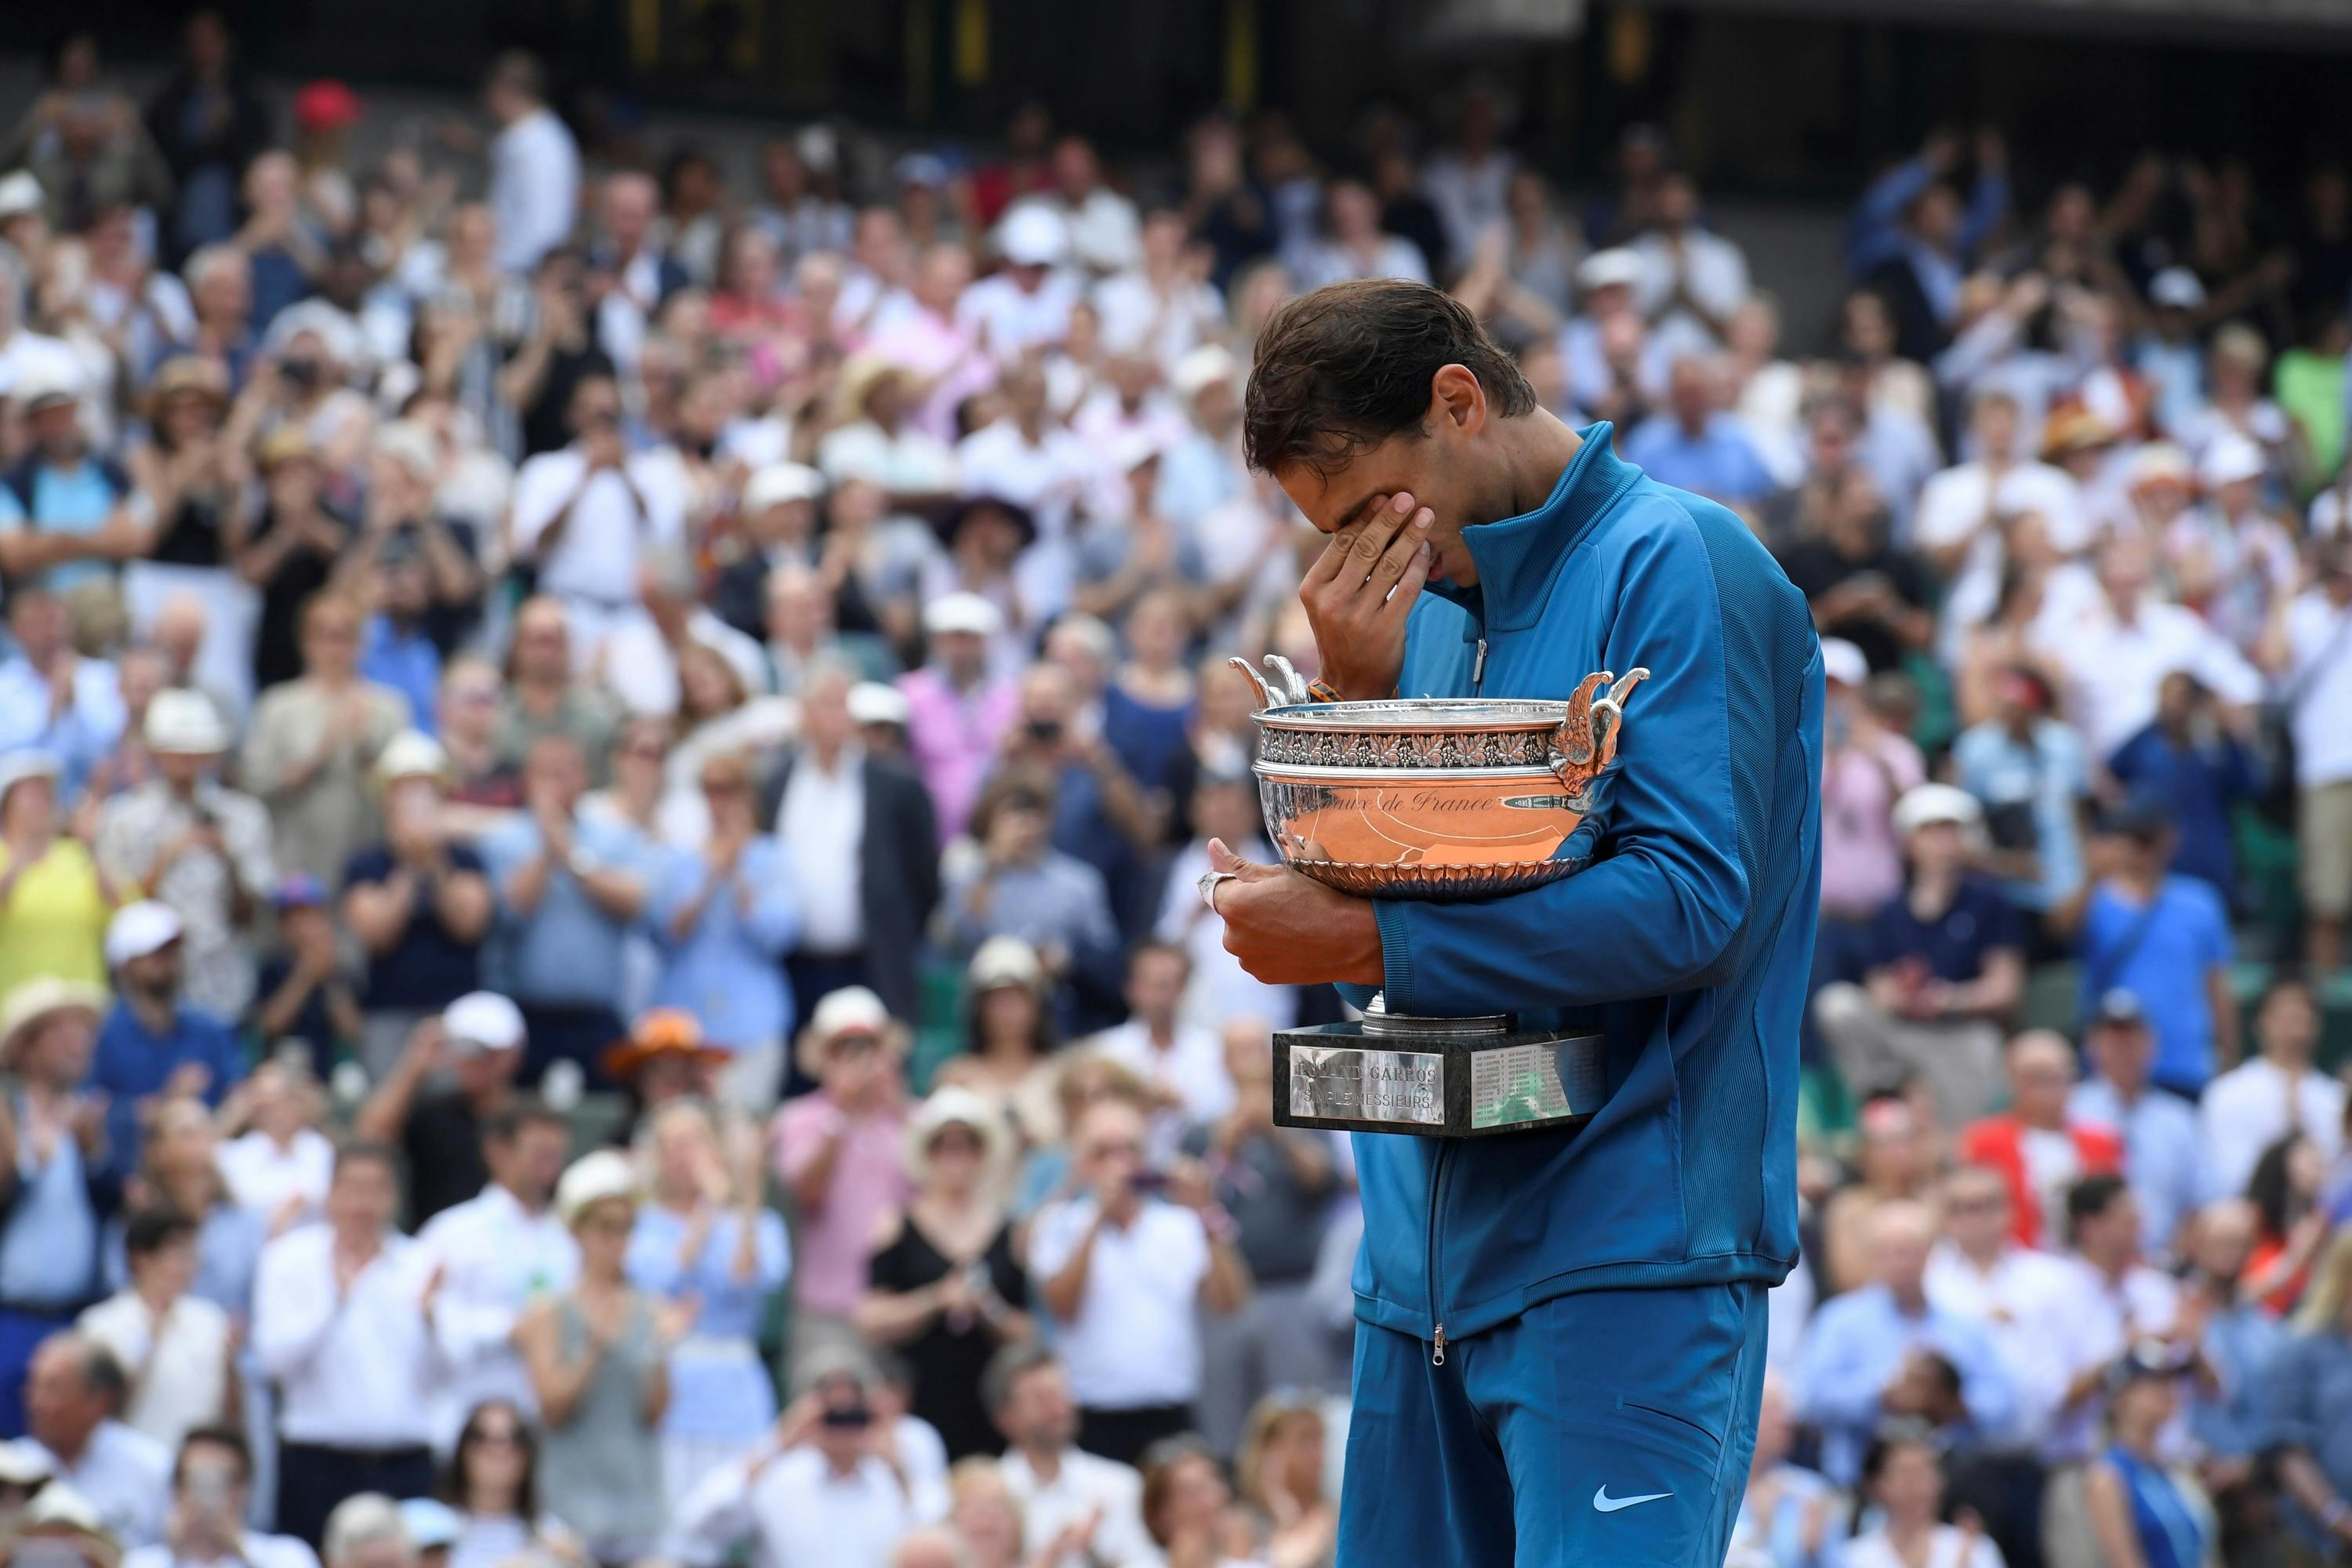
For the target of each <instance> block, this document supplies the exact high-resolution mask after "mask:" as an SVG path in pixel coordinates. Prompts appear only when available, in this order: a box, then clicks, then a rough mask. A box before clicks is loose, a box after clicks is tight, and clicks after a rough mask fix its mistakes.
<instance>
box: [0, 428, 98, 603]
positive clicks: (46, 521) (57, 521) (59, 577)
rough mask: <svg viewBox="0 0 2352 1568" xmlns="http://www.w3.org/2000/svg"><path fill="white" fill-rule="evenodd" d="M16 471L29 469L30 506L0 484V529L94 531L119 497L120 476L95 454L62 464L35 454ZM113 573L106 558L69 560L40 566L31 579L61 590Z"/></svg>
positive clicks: (17, 530)
mask: <svg viewBox="0 0 2352 1568" xmlns="http://www.w3.org/2000/svg"><path fill="white" fill-rule="evenodd" d="M18 472H19V473H29V476H30V479H31V481H32V483H31V489H32V494H33V505H32V510H31V512H30V514H29V515H28V514H27V513H26V508H25V506H24V503H23V501H22V500H19V498H18V497H17V494H16V489H15V487H14V486H9V485H0V533H16V532H19V531H26V530H27V529H29V530H30V531H33V532H36V533H72V534H86V533H96V532H97V531H99V530H100V528H102V527H104V526H105V523H106V520H107V519H108V518H110V517H111V516H113V515H114V508H115V505H116V503H117V502H119V501H120V500H121V499H122V485H121V476H120V475H119V474H118V473H116V472H114V471H112V470H110V468H108V467H107V466H106V465H105V464H103V463H100V461H99V460H98V459H97V458H89V457H84V458H77V459H76V460H75V461H74V462H73V463H71V464H70V465H68V466H67V467H65V468H58V467H57V466H56V465H55V464H52V463H49V462H46V461H43V460H41V459H40V458H35V459H33V460H32V461H31V462H30V463H28V464H26V465H25V466H24V468H20V469H19V470H18ZM113 575H114V567H113V564H112V563H110V562H105V561H68V562H64V563H60V564H58V565H56V566H51V567H49V568H47V570H45V571H43V572H40V573H39V574H37V575H36V577H35V581H37V583H39V584H41V585H42V586H43V587H46V588H49V589H53V590H55V591H56V592H58V593H60V594H62V593H64V592H65V591H66V590H67V589H68V588H71V587H73V586H75V585H76V584H81V583H95V582H102V581H106V580H108V579H110V578H111V577H112V576H113Z"/></svg>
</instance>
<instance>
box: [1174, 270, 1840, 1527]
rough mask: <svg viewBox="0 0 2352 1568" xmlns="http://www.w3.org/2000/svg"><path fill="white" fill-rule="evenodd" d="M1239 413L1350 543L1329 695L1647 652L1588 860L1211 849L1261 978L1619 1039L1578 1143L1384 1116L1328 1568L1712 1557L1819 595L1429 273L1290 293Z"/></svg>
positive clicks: (1579, 839)
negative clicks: (1502, 885)
mask: <svg viewBox="0 0 2352 1568" xmlns="http://www.w3.org/2000/svg"><path fill="white" fill-rule="evenodd" d="M1248 405H1249V406H1248V418H1247V426H1246V430H1247V437H1248V441H1249V444H1250V458H1251V461H1252V462H1253V463H1254V464H1255V466H1257V467H1259V468H1263V469H1265V470H1267V471H1269V472H1271V473H1272V474H1273V475H1274V477H1275V478H1276V480H1277V481H1279V482H1280V483H1281V485H1282V486H1283V488H1284V489H1285V490H1286V491H1287V492H1288V493H1289V495H1290V496H1291V498H1292V500H1295V501H1297V503H1298V506H1299V508H1300V510H1303V511H1304V512H1305V513H1306V514H1307V517H1308V519H1310V520H1311V521H1313V522H1314V524H1315V526H1316V527H1317V528H1318V529H1320V530H1322V531H1324V532H1326V533H1329V534H1331V535H1332V536H1333V538H1332V542H1331V543H1330V545H1329V546H1328V548H1327V550H1326V552H1325V554H1324V556H1323V557H1322V559H1321V560H1320V561H1319V562H1318V563H1317V564H1316V565H1315V566H1314V567H1313V568H1311V569H1310V570H1309V572H1308V574H1307V580H1306V584H1305V585H1304V586H1303V588H1302V589H1301V597H1302V599H1303V600H1304V601H1305V603H1306V605H1307V612H1308V615H1309V617H1310V619H1311V620H1312V621H1313V623H1314V626H1315V633H1316V640H1317V643H1318V647H1319V650H1320V653H1321V658H1322V680H1323V682H1324V684H1325V686H1326V688H1327V689H1326V690H1325V691H1324V692H1321V693H1318V695H1327V696H1332V697H1339V698H1348V699H1365V698H1375V697H1385V696H1388V695H1390V694H1391V692H1397V693H1402V695H1405V696H1412V697H1418V696H1447V697H1464V696H1472V695H1483V696H1489V697H1528V698H1551V699H1559V698H1565V697H1567V696H1568V695H1569V694H1570V692H1571V691H1572V690H1573V689H1575V687H1576V685H1577V683H1578V682H1579V681H1580V679H1582V678H1583V677H1584V676H1585V675H1586V674H1587V673H1588V672H1591V671H1593V670H1612V671H1615V672H1616V673H1618V674H1620V675H1622V674H1623V673H1624V672H1625V671H1627V670H1629V669H1631V668H1634V667H1636V666H1643V667H1646V668H1648V669H1649V671H1650V679H1648V681H1647V682H1646V683H1644V684H1643V685H1642V686H1641V687H1640V688H1638V689H1636V690H1635V691H1634V692H1633V698H1632V700H1630V701H1629V702H1628V704H1627V708H1626V716H1625V724H1624V730H1623V735H1622V741H1621V742H1620V747H1619V752H1618V761H1617V763H1616V766H1615V769H1614V771H1613V774H1612V777H1611V779H1610V782H1609V783H1608V784H1607V786H1606V790H1607V793H1606V795H1605V798H1604V802H1603V804H1602V805H1601V810H1600V812H1599V813H1598V814H1597V815H1596V816H1595V817H1594V818H1593V819H1592V820H1591V821H1589V822H1588V823H1587V824H1586V825H1585V826H1582V827H1580V828H1579V829H1578V831H1577V833H1576V834H1575V835H1574V836H1572V837H1570V840H1569V842H1568V844H1567V845H1565V846H1564V847H1562V850H1561V853H1562V854H1563V855H1569V856H1573V857H1577V858H1584V859H1585V860H1586V861H1587V863H1586V864H1585V865H1584V866H1583V867H1582V868H1580V870H1579V871H1578V872H1577V874H1576V875H1574V876H1572V877H1570V878H1567V879H1563V880H1560V881H1558V882H1554V883H1552V884H1550V885H1549V886H1548V887H1544V888H1538V889H1532V890H1530V891H1527V892H1522V893H1515V894H1511V895H1508V896H1507V897H1502V898H1496V899H1489V900H1482V901H1477V902H1470V903H1427V902H1412V901H1392V900H1360V899H1354V898H1349V897H1348V896H1346V895H1344V894H1340V893H1337V892H1334V891H1332V890H1331V889H1328V888H1325V887H1323V886H1322V885H1320V884H1319V883H1316V882H1313V881H1310V880H1308V879H1306V878H1305V877H1302V876H1300V875H1298V874H1297V873H1296V872H1293V871H1290V870H1288V869H1286V868H1280V867H1270V866H1260V865H1253V864H1249V863H1245V862H1243V861H1241V860H1239V859H1238V858H1234V857H1233V856H1232V855H1230V854H1226V853H1223V850H1222V847H1219V849H1218V850H1217V851H1215V852H1214V858H1215V864H1216V865H1217V867H1218V868H1220V869H1223V870H1225V871H1228V872H1230V873H1232V877H1231V879H1220V880H1215V881H1213V882H1211V884H1210V886H1209V889H1208V890H1209V892H1210V893H1211V895H1212V896H1213V902H1214V905H1215V908H1216V909H1217V911H1218V912H1219V913H1220V914H1221V915H1223V917H1224V920H1225V922H1226V927H1227V936H1226V945H1227V946H1228V947H1229V948H1231V949H1232V950H1233V951H1234V953H1236V954H1237V955H1238V956H1239V957H1240V959H1241V960H1242V962H1243V963H1244V966H1246V967H1247V968H1248V969H1249V970H1250V971H1251V973H1254V974H1255V975H1257V976H1258V978H1260V979H1262V980H1266V981H1270V982H1276V983H1286V984H1308V983H1314V982H1320V981H1335V982H1339V983H1341V984H1343V985H1353V986H1361V987H1367V988H1369V987H1374V986H1378V987H1381V988H1384V989H1385V991H1386V993H1387V1004H1388V1006H1389V1007H1390V1009H1391V1011H1395V1012H1400V1013H1412V1014H1421V1015H1424V1016H1455V1015H1465V1014H1474V1013H1491V1012H1504V1011H1508V1012H1516V1013H1517V1014H1518V1015H1519V1016H1520V1018H1521V1020H1522V1024H1523V1025H1524V1026H1541V1027H1551V1026H1570V1027H1576V1028H1580V1029H1598V1030H1600V1031H1601V1033H1602V1034H1603V1035H1605V1037H1606V1038H1607V1087H1608V1098H1607V1100H1605V1102H1604V1103H1603V1104H1602V1105H1601V1109H1600V1110H1599V1112H1598V1113H1597V1114H1596V1115H1595V1116H1594V1117H1593V1119H1592V1121H1591V1122H1590V1123H1589V1124H1588V1125H1586V1126H1585V1127H1584V1128H1583V1130H1582V1131H1580V1132H1577V1133H1545V1132H1534V1133H1528V1134H1523V1135H1519V1136H1513V1137H1497V1138H1484V1139H1477V1140H1469V1141H1450V1140H1443V1139H1435V1138H1421V1137H1410V1136H1400V1135H1391V1134H1377V1135H1362V1134H1360V1135H1358V1137H1357V1139H1356V1159H1357V1165H1358V1169H1359V1172H1360V1177H1361V1180H1362V1184H1363V1200H1364V1240H1363V1247H1362V1251H1361V1253H1360V1256H1359V1258H1358V1259H1357V1263H1356V1275H1355V1290H1356V1312H1357V1316H1358V1318H1359V1319H1360V1329H1359V1331H1358V1333H1357V1336H1356V1368H1355V1394H1354V1398H1355V1412H1354V1415H1353V1418H1352V1420H1351V1423H1350V1426H1349V1437H1348V1465H1347V1486H1346V1489H1345V1494H1344V1496H1343V1497H1342V1499H1341V1504H1340V1531H1339V1540H1340V1544H1339V1562H1340V1563H1341V1565H1342V1568H1374V1565H1386V1564H1392V1563H1394V1564H1402V1563H1411V1564H1415V1565H1419V1564H1433V1565H1434V1564H1455V1563H1461V1564H1473V1565H1476V1568H1486V1565H1489V1564H1496V1565H1499V1564H1506V1563H1517V1564H1519V1565H1520V1568H1535V1565H1540V1568H1555V1565H1557V1568H1567V1565H1569V1564H1580V1565H1581V1564H1601V1565H1606V1568H1641V1565H1647V1564H1659V1565H1664V1564H1673V1565H1675V1568H1691V1565H1696V1564H1705V1565H1706V1568H1715V1565H1717V1564H1719V1563H1721V1562H1722V1560H1723V1555H1724V1552H1725V1550H1726V1545H1727V1541H1728V1538H1729V1535H1730V1531H1731V1523H1732V1520H1733V1517H1734V1515H1735V1514H1736V1513H1737V1511H1738V1503H1739V1497H1740V1492H1741V1489H1742V1488H1743V1486H1744V1484H1745V1482H1746V1480H1747V1476H1748V1458H1749V1454H1750V1451H1751V1449H1752V1448H1753V1446H1754V1441H1755V1435H1756V1431H1755V1424H1756V1412H1757V1405H1758V1402H1759V1393H1760V1387H1761V1383H1762V1378H1763V1372H1764V1319H1765V1293H1766V1291H1767V1290H1768V1289H1769V1287H1770V1286H1772V1285H1773V1284H1775V1283H1776V1282H1778V1281H1779V1280H1780V1278H1781V1277H1782V1276H1783V1275H1785V1274H1786V1273H1787V1272H1788V1270H1789V1268H1790V1265H1791V1264H1792V1263H1793V1262H1794V1261H1795V1258H1796V1256H1797V1200H1796V1172H1795V1166H1796V1107H1797V1028H1798V1022H1799V1017H1800V1015H1801V1010H1802V1007H1803V1003H1804V994H1805V982H1806V976H1807V973H1808V972H1809V970H1810V968H1811V953H1812V943H1813V922H1814V914H1815V909H1816V902H1817V898H1818V891H1819V882H1820V853H1819V852H1820V805H1819V781H1820V774H1821V743H1822V670H1821V658H1820V653H1819V648H1818V645H1817V643H1816V641H1815V638H1814V636H1813V628H1812V625H1811V619H1810V617H1809V616H1808V615H1807V613H1806V608H1805V602H1804V599H1803V597H1802V596H1801V595H1800V594H1799V593H1798V592H1797V591H1796V589H1794V588H1793V587H1791V586H1790V584H1789V582H1788V580H1787V579H1786V578H1785V577H1784V576H1782V575H1781V573H1780V568H1779V567H1778V566H1776V565H1775V564H1774V563H1773V561H1772V559H1771V557H1770V556H1769V554H1768V553H1767V552H1765V550H1764V549H1763V547H1762V546H1761V545H1760V544H1759V543H1758V542H1756V540H1755V538H1754V537H1753V536H1752V535H1751V534H1750V533H1749V532H1748V529H1747V527H1746V526H1745V525H1744V524H1742V523H1741V521H1739V519H1738V518H1737V517H1735V516H1733V515H1732V514H1731V513H1730V512H1728V511H1727V510H1724V509H1723V508H1722V507H1719V506H1717V505H1715V504H1714V503H1713V502H1710V501H1706V500H1701V499H1699V498H1698V497H1696V496H1693V495H1688V494H1685V493H1684V492H1682V491H1680V490H1675V489H1668V488H1667V487H1665V486H1664V485H1660V484H1658V483H1656V482H1655V481H1654V480H1652V479H1648V478H1646V477H1644V476H1643V473H1642V472H1641V470H1640V469H1638V468H1633V467H1632V466H1631V465H1629V464H1627V463H1625V462H1622V461H1621V460H1620V459H1619V458H1617V457H1616V456H1615V455H1614V454H1613V453H1612V451H1611V450H1610V432H1609V426H1606V425H1596V426H1592V427H1591V428H1590V429H1588V430H1585V431H1583V432H1581V433H1580V432H1578V431H1575V430H1572V429H1570V428H1569V427H1568V426H1565V425H1563V424H1561V423H1560V422H1559V420H1558V419H1555V418H1553V417H1552V416H1550V415H1549V414H1548V413H1546V412H1544V411H1543V410H1542V409H1541V408H1540V407H1539V406H1538V405H1537V403H1536V399H1535V395H1534V394H1533V392H1532V391H1531V390H1530V389H1529V387H1528V384H1527V382H1526V381H1525V380H1524V379H1523V378H1522V377H1521V376H1520V375H1519V374H1518V371H1517V367H1516V366H1514V365H1513V364H1512V363H1511V362H1510V360H1509V359H1508V358H1507V356H1506V355H1504V354H1503V353H1501V352H1500V351H1499V350H1498V349H1496V347H1495V345H1494V344H1493V343H1492V342H1489V341H1488V340H1487V339H1486V337H1485V335H1484V334H1483V333H1482V332H1481V331H1479V329H1478V326H1477V324H1476V322H1475V320H1474V319H1473V318H1472V317H1471V316H1470V315H1469V314H1468V313H1467V312H1466V311H1465V310H1462V308H1461V307H1460V306H1459V305H1457V304H1455V303H1454V301H1453V300H1450V299H1448V298H1447V297H1446V296H1444V295H1443V294H1440V293H1438V292H1437V291H1435V290H1433V289H1425V288H1422V287H1420V286H1418V285H1412V284H1404V283H1398V282H1386V281H1381V282H1366V283H1349V284H1339V285H1335V286H1334V287H1331V288H1328V289H1320V290H1318V291H1317V292H1316V293H1313V294H1310V295H1307V296H1306V297H1305V298H1303V299H1301V300H1296V301H1293V302H1292V303H1290V304H1289V305H1286V306H1285V307H1284V308H1283V309H1282V310H1280V311H1278V312H1276V315H1275V317H1274V318H1273V319H1272V320H1271V321H1269V322H1268V324H1267V326H1266V329H1265V333H1264V334H1263V336H1261V338H1260V339H1259V342H1258V354H1257V363H1256V367H1255V371H1254V372H1253V374H1252V375H1251V379H1250V388H1249V399H1248ZM1424 588H1425V589H1426V590H1427V591H1426V592H1424V591H1423V590H1424ZM1350 994H1351V995H1352V997H1353V998H1354V999H1355V1000H1357V1001H1359V1002H1360V1001H1362V1000H1364V999H1365V996H1366V994H1367V993H1366V992H1365V991H1354V992H1351V993H1350Z"/></svg>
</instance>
